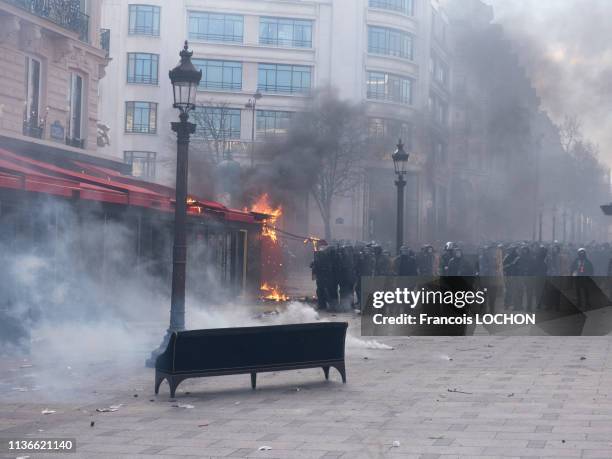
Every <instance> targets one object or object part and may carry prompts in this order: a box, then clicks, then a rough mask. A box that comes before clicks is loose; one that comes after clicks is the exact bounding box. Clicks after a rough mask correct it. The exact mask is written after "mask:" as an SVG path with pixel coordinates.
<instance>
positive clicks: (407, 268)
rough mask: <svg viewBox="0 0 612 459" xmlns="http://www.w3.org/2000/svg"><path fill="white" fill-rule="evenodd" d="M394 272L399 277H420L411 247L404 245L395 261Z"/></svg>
mask: <svg viewBox="0 0 612 459" xmlns="http://www.w3.org/2000/svg"><path fill="white" fill-rule="evenodd" d="M393 264H394V268H395V269H394V271H395V274H396V275H397V276H416V275H418V268H417V260H416V256H415V254H414V252H413V251H412V250H410V247H408V246H406V245H403V246H402V247H401V248H400V254H399V255H398V256H397V257H396V258H395V260H394V263H393Z"/></svg>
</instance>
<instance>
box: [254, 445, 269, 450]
mask: <svg viewBox="0 0 612 459" xmlns="http://www.w3.org/2000/svg"><path fill="white" fill-rule="evenodd" d="M271 449H272V447H271V446H266V445H264V446H260V447H259V448H257V450H258V451H270V450H271Z"/></svg>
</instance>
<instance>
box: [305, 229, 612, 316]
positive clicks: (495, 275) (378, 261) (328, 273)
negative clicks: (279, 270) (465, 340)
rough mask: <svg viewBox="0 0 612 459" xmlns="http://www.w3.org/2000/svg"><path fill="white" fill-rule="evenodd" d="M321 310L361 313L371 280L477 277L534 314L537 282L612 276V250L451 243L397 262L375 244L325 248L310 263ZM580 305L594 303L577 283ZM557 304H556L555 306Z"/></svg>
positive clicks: (405, 252)
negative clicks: (364, 281)
mask: <svg viewBox="0 0 612 459" xmlns="http://www.w3.org/2000/svg"><path fill="white" fill-rule="evenodd" d="M311 268H312V275H313V279H315V280H316V288H317V292H316V294H317V303H318V307H319V309H327V310H330V311H337V312H343V311H344V312H346V311H350V310H353V309H359V305H360V304H361V298H360V294H361V278H362V277H367V276H407V277H410V276H420V277H427V276H463V277H469V276H477V277H481V278H482V282H483V284H485V285H486V287H487V288H488V289H489V291H490V293H491V296H492V297H493V298H495V297H496V295H497V294H500V295H503V303H504V306H505V308H506V309H514V310H527V311H529V310H531V309H532V308H538V307H540V305H541V298H542V297H543V295H545V293H546V292H544V291H543V288H544V287H543V286H542V285H543V284H542V283H541V282H537V281H536V280H535V279H536V278H542V277H590V276H612V247H611V246H610V245H609V244H596V243H590V244H587V245H585V246H584V247H581V246H577V245H575V244H563V243H559V242H556V241H555V242H553V243H549V244H542V243H538V242H532V241H522V242H512V243H488V244H483V245H481V246H470V245H464V244H460V243H454V242H447V243H446V244H445V245H444V246H443V247H442V248H441V249H440V250H436V249H435V248H434V247H433V246H432V245H424V246H422V247H421V248H420V250H418V251H414V250H412V249H411V248H410V247H409V246H403V247H402V248H401V249H400V254H399V255H397V256H392V255H391V253H390V252H389V251H387V250H384V249H383V247H382V246H381V245H380V244H378V243H376V242H370V243H364V242H357V243H353V242H333V243H331V244H328V245H326V244H321V245H320V246H319V249H318V250H317V251H315V252H314V260H313V262H312V263H311ZM575 285H576V294H577V298H578V301H579V302H580V301H583V302H587V303H588V301H589V298H588V293H586V292H585V291H583V290H584V289H581V288H580V285H581V284H580V282H576V283H575ZM555 301H556V300H555V299H554V298H553V299H552V302H553V303H555Z"/></svg>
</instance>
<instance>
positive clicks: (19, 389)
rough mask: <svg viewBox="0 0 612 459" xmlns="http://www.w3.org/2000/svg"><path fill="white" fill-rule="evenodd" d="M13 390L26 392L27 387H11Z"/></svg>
mask: <svg viewBox="0 0 612 459" xmlns="http://www.w3.org/2000/svg"><path fill="white" fill-rule="evenodd" d="M13 390H16V391H17V392H27V391H28V388H27V387H13Z"/></svg>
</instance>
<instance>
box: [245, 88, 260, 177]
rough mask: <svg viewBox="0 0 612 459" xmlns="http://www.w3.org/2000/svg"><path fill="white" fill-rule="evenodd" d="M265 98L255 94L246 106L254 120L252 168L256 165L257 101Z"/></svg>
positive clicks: (252, 130) (252, 122)
mask: <svg viewBox="0 0 612 459" xmlns="http://www.w3.org/2000/svg"><path fill="white" fill-rule="evenodd" d="M262 97H263V96H262V95H261V93H260V92H259V91H257V92H256V93H255V94H253V98H252V99H249V101H248V102H247V103H246V105H245V106H244V107H245V108H246V109H248V110H251V111H252V120H251V167H253V166H254V165H255V111H256V110H257V101H258V100H259V99H261V98H262Z"/></svg>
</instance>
